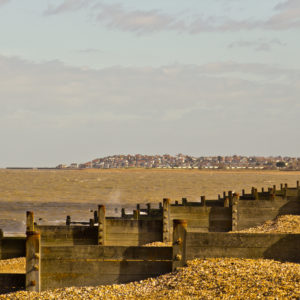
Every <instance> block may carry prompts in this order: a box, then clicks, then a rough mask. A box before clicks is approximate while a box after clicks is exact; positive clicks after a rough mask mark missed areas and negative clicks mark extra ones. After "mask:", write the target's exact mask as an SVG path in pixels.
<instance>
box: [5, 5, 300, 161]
mask: <svg viewBox="0 0 300 300" xmlns="http://www.w3.org/2000/svg"><path fill="white" fill-rule="evenodd" d="M299 36H300V1H299V0H264V1H261V0H201V1H199V0H186V1H182V0H180V1H179V0H163V1H161V0H160V1H158V0H152V1H144V0H126V1H124V0H109V1H108V0H104V1H102V0H51V1H50V0H26V1H18V0H0V37H1V39H0V108H1V109H0V138H1V142H0V167H8V166H23V167H24V166H36V167H42V166H48V167H51V166H56V165H58V164H60V163H66V164H69V163H72V162H77V163H81V162H86V161H89V160H91V159H94V158H97V157H103V156H107V155H114V154H136V153H140V154H164V153H169V154H173V155H175V154H177V153H184V154H189V155H195V156H203V155H234V154H240V155H265V156H276V155H282V156H297V157H299V156H300V138H299V130H300V98H299V95H300V56H299V53H300V38H299Z"/></svg>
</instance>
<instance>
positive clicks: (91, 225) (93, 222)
mask: <svg viewBox="0 0 300 300" xmlns="http://www.w3.org/2000/svg"><path fill="white" fill-rule="evenodd" d="M94 225H95V220H94V219H90V227H93V226H94Z"/></svg>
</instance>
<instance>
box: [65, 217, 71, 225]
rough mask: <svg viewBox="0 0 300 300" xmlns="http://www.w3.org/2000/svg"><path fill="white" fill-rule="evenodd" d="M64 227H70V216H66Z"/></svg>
mask: <svg viewBox="0 0 300 300" xmlns="http://www.w3.org/2000/svg"><path fill="white" fill-rule="evenodd" d="M66 225H67V226H70V225H71V217H70V216H67V218H66Z"/></svg>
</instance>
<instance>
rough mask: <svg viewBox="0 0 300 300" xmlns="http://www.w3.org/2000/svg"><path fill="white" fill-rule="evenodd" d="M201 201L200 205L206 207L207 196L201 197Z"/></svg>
mask: <svg viewBox="0 0 300 300" xmlns="http://www.w3.org/2000/svg"><path fill="white" fill-rule="evenodd" d="M200 200H201V202H200V205H201V206H205V205H206V204H205V196H201V197H200Z"/></svg>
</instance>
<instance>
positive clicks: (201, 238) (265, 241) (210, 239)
mask: <svg viewBox="0 0 300 300" xmlns="http://www.w3.org/2000/svg"><path fill="white" fill-rule="evenodd" d="M278 242H280V243H281V244H287V245H290V244H291V243H299V244H300V234H271V233H223V232H211V233H195V232H188V234H187V247H202V246H203V247H209V246H213V247H228V248H230V247H231V248H235V247H237V248H243V247H245V248H247V247H249V248H253V247H255V248H266V247H269V246H271V245H273V244H275V243H278Z"/></svg>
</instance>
